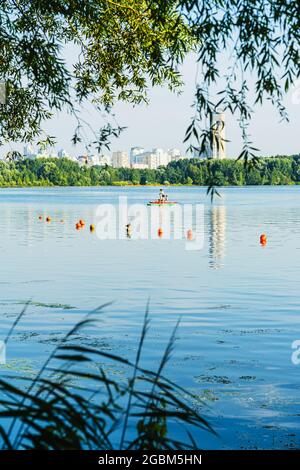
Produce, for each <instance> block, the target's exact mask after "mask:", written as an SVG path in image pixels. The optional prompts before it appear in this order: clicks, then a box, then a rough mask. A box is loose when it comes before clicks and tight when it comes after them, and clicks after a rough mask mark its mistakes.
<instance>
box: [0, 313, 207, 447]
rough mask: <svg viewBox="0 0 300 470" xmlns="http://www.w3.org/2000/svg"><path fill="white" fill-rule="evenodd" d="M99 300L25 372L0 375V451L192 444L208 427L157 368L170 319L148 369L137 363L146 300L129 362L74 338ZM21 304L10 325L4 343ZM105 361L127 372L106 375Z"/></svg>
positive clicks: (91, 322)
mask: <svg viewBox="0 0 300 470" xmlns="http://www.w3.org/2000/svg"><path fill="white" fill-rule="evenodd" d="M107 305H109V304H105V305H102V306H100V307H98V308H97V309H95V310H93V311H92V312H90V313H88V314H87V315H86V316H85V317H84V318H83V319H82V320H80V321H79V322H78V323H77V324H76V325H75V326H74V327H73V328H72V329H71V330H70V331H69V332H68V333H67V334H66V335H65V336H64V337H63V339H62V340H61V342H60V343H59V344H58V345H57V346H56V347H54V349H53V351H52V352H51V353H50V355H49V356H48V358H47V359H46V361H45V362H44V364H43V366H42V367H41V369H40V370H39V372H38V373H37V374H36V376H35V377H34V378H33V379H32V378H29V377H20V376H19V375H11V374H10V375H9V376H2V378H0V444H1V447H2V450H12V449H14V450H30V449H42V450H70V449H74V450H79V449H82V450H113V449H117V450H129V449H132V450H134V449H142V450H148V449H156V450H180V449H197V448H199V444H198V443H196V441H195V439H194V438H193V434H194V431H195V430H196V429H198V430H199V429H201V430H203V431H207V432H209V433H214V434H215V432H214V430H213V429H212V427H211V426H210V424H209V423H208V422H207V421H206V419H205V418H204V417H202V416H201V415H200V414H199V413H198V412H197V411H196V409H195V408H196V407H195V406H194V400H196V398H195V397H194V396H193V395H191V394H190V393H189V392H188V391H186V390H184V389H183V388H181V387H180V386H178V385H176V384H175V383H174V382H172V381H170V380H168V379H167V378H166V377H164V375H163V373H164V369H165V366H166V364H167V363H168V361H169V359H170V357H171V354H172V351H173V347H174V342H175V335H176V331H177V328H178V324H177V325H176V327H175V328H174V330H173V332H172V334H171V337H170V340H169V342H168V343H167V345H166V348H165V351H164V353H163V354H162V357H161V360H160V361H159V364H158V367H157V370H156V371H153V370H148V369H145V368H143V366H142V364H141V356H142V351H143V347H144V344H145V341H146V339H147V333H148V329H149V324H150V321H149V305H147V308H146V313H145V316H144V321H143V325H142V331H141V335H140V340H139V344H138V347H137V352H136V358H135V361H133V362H131V361H129V360H128V359H126V358H124V357H123V356H121V355H115V354H111V353H109V352H107V351H102V350H101V349H98V348H94V347H90V346H88V345H87V346H85V345H84V344H82V342H81V343H80V344H78V342H76V335H77V334H78V333H79V332H80V331H82V330H84V329H85V328H87V327H92V326H95V325H97V323H98V321H99V314H100V313H102V312H103V309H104V308H105V307H106V306H107ZM27 307H28V304H27V305H25V307H24V309H23V311H22V312H21V314H20V315H19V316H18V317H17V318H16V320H15V322H14V323H13V325H12V327H11V328H10V330H9V332H8V335H7V337H6V339H5V342H6V343H7V342H8V340H9V338H10V337H11V335H12V333H13V331H14V329H15V328H16V327H17V325H18V323H19V321H20V320H21V319H22V317H23V316H24V314H25V313H26V309H27ZM99 363H100V365H99ZM103 363H104V365H103ZM109 365H114V366H116V365H119V366H122V367H126V370H128V377H127V379H126V380H124V381H121V380H119V379H116V378H115V377H114V376H109V375H108V373H107V371H106V369H107V368H108V366H109ZM111 375H112V374H111ZM175 425H176V427H177V426H182V427H183V428H184V431H185V437H184V438H183V440H182V439H179V440H178V438H176V436H175V435H176V433H174V432H172V429H173V428H174V426H175ZM180 435H182V433H180Z"/></svg>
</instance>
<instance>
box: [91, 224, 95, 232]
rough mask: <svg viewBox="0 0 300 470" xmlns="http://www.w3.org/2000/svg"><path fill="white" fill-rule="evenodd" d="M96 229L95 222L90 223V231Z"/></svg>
mask: <svg viewBox="0 0 300 470" xmlns="http://www.w3.org/2000/svg"><path fill="white" fill-rule="evenodd" d="M94 230H95V225H94V224H91V225H90V232H94Z"/></svg>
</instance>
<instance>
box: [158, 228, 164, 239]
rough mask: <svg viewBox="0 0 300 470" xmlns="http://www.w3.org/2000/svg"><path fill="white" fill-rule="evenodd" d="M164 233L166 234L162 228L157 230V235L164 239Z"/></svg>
mask: <svg viewBox="0 0 300 470" xmlns="http://www.w3.org/2000/svg"><path fill="white" fill-rule="evenodd" d="M163 233H164V232H163V229H162V228H161V227H160V228H159V229H158V230H157V235H158V236H159V237H162V236H163Z"/></svg>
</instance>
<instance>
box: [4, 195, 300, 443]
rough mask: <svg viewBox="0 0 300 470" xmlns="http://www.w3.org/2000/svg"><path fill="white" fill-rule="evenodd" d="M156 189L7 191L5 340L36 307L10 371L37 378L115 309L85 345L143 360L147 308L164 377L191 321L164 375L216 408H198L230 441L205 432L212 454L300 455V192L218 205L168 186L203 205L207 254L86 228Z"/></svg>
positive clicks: (14, 347)
mask: <svg viewBox="0 0 300 470" xmlns="http://www.w3.org/2000/svg"><path fill="white" fill-rule="evenodd" d="M157 192H158V189H157V188H60V189H58V188H53V189H2V190H1V193H0V233H1V238H0V256H1V270H0V293H1V295H0V302H1V305H0V316H1V317H0V318H1V330H0V339H1V337H4V335H5V333H7V331H8V329H9V327H10V325H11V324H12V322H13V320H14V318H15V317H16V314H17V313H19V312H20V310H21V309H22V304H23V303H24V302H25V301H26V300H28V299H31V305H30V306H29V308H28V310H27V313H26V315H25V317H23V319H22V322H21V323H20V324H19V326H18V328H17V330H16V331H15V332H14V334H13V337H12V338H11V341H10V343H9V345H8V348H7V364H6V365H2V366H0V370H1V371H2V372H3V373H6V372H7V371H8V370H9V371H11V370H15V371H18V372H19V373H22V374H31V373H34V372H35V371H36V370H37V369H38V368H39V366H40V364H41V362H42V361H43V360H44V359H45V357H46V356H47V355H48V354H49V352H50V351H51V350H52V349H53V347H54V346H55V344H56V343H57V340H58V339H59V338H61V337H62V335H63V333H64V332H66V331H67V330H68V328H70V327H71V326H72V325H73V324H74V322H76V321H78V320H79V319H80V318H81V317H82V316H83V315H84V314H85V313H86V312H88V311H89V310H91V309H93V308H95V307H97V306H99V305H101V304H102V303H106V302H109V301H113V304H112V305H111V306H108V307H106V309H105V311H104V312H103V314H102V316H101V326H100V328H99V329H98V330H97V331H95V332H89V333H87V334H86V337H85V335H84V333H82V341H89V342H90V343H92V344H94V345H96V346H97V347H101V348H103V349H105V350H110V351H113V352H115V353H121V354H122V355H124V356H127V357H128V358H131V359H132V358H133V357H134V354H135V351H136V346H137V341H138V337H139V334H140V330H141V325H142V321H143V315H144V311H145V307H146V303H147V299H148V298H149V299H150V313H151V330H150V332H149V335H148V341H147V343H146V346H145V349H144V354H143V361H144V362H143V364H144V366H147V367H155V364H157V361H158V359H159V358H160V356H161V353H162V351H163V348H164V346H165V345H166V342H167V341H168V338H169V336H170V334H171V332H172V329H173V327H174V325H175V323H176V322H177V320H178V318H180V319H181V321H180V327H179V330H178V333H177V340H176V345H175V351H174V354H173V357H172V359H171V361H170V363H169V366H168V367H167V369H166V371H165V373H166V375H167V376H168V377H170V378H171V379H173V380H175V381H176V382H177V383H179V384H180V385H183V386H184V387H186V388H188V389H189V390H190V391H192V392H193V393H195V394H196V395H197V396H199V397H200V398H202V399H203V400H204V402H205V404H206V405H207V406H203V407H200V410H199V411H200V412H201V413H202V414H204V415H205V416H206V417H207V418H208V420H209V421H210V422H211V423H212V424H213V426H214V427H215V429H216V431H217V432H218V433H219V436H220V437H219V438H213V437H211V436H209V435H207V434H205V433H201V434H200V435H199V436H197V437H198V441H199V445H200V446H201V447H203V448H256V447H258V448H286V447H299V440H300V439H299V437H300V425H299V416H300V395H299V392H300V374H299V372H300V365H299V366H297V365H294V364H293V363H292V361H291V355H292V352H293V350H292V348H291V344H292V342H293V341H294V340H297V339H300V328H299V315H300V313H299V304H300V293H299V271H300V266H299V263H300V251H299V250H300V217H299V216H300V205H299V197H300V194H299V192H300V188H297V187H284V188H283V187H274V188H268V187H251V188H227V189H224V190H223V191H222V198H221V199H218V200H216V201H215V203H214V205H213V206H211V204H210V201H209V199H207V197H206V195H205V189H203V188H196V187H180V188H175V187H174V188H170V189H169V197H170V199H174V200H177V201H178V202H180V203H181V204H183V203H193V204H196V203H198V204H204V211H205V216H204V232H205V237H204V246H203V249H201V250H199V251H193V250H186V249H185V248H186V244H185V241H184V240H172V239H171V240H164V239H163V238H162V239H155V240H151V239H149V240H134V239H123V240H110V241H108V240H100V239H99V238H98V237H97V235H96V233H95V232H94V233H90V232H89V230H88V228H85V230H81V231H76V230H75V223H76V222H77V220H78V219H79V218H83V219H85V221H86V222H87V224H88V225H89V224H90V223H92V222H93V221H94V220H95V210H96V207H97V205H98V204H101V203H112V204H115V205H117V204H118V198H119V196H120V195H122V196H127V197H128V202H129V203H142V204H146V203H147V201H149V200H152V199H153V198H155V196H156V194H157ZM40 214H42V215H43V216H44V217H45V216H46V215H50V216H51V217H52V222H51V223H49V224H47V223H46V222H44V221H40V220H39V219H38V216H39V215H40ZM61 219H63V221H64V222H61ZM263 232H264V233H266V234H267V236H268V243H267V245H266V246H264V247H262V246H261V245H260V243H259V235H260V234H261V233H263ZM114 373H115V374H116V373H119V374H120V376H121V375H122V374H124V373H125V372H124V371H122V369H120V370H116V371H114Z"/></svg>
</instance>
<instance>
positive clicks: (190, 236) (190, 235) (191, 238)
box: [186, 228, 193, 240]
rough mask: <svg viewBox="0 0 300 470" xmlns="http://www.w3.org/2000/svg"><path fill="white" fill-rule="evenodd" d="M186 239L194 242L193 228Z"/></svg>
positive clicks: (187, 233)
mask: <svg viewBox="0 0 300 470" xmlns="http://www.w3.org/2000/svg"><path fill="white" fill-rule="evenodd" d="M186 237H187V239H188V240H193V230H192V229H191V228H190V229H189V230H188V231H187V232H186Z"/></svg>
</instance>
